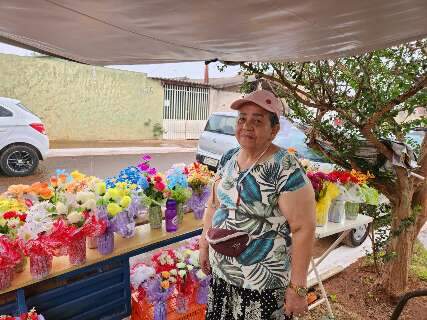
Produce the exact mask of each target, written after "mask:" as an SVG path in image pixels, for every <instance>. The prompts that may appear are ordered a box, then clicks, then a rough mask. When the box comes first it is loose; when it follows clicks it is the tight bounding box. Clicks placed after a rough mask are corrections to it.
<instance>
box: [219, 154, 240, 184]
mask: <svg viewBox="0 0 427 320" xmlns="http://www.w3.org/2000/svg"><path fill="white" fill-rule="evenodd" d="M237 151H239V148H233V149H230V150H228V151H226V152H225V153H224V154H223V155H222V157H221V160H219V164H218V167H217V169H216V174H217V175H219V176H220V177H222V174H223V171H224V167H225V164H226V163H227V162H228V161H229V160H230V159H231V158H232V157H233V155H234V154H235V153H237Z"/></svg>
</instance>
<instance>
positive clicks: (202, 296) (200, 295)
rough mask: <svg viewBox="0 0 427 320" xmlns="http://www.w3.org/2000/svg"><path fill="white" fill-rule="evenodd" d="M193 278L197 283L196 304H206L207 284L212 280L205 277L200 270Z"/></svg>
mask: <svg viewBox="0 0 427 320" xmlns="http://www.w3.org/2000/svg"><path fill="white" fill-rule="evenodd" d="M195 277H196V279H197V281H198V284H199V285H198V287H197V293H196V302H197V303H198V304H207V303H208V293H209V284H210V281H211V279H212V276H211V275H206V274H205V273H204V272H203V271H202V270H201V269H199V270H198V271H196V272H195Z"/></svg>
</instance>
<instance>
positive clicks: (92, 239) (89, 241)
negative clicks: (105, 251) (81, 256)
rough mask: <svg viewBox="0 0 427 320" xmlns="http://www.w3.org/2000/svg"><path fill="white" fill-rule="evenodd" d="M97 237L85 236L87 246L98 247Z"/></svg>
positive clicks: (90, 247)
mask: <svg viewBox="0 0 427 320" xmlns="http://www.w3.org/2000/svg"><path fill="white" fill-rule="evenodd" d="M97 238H98V237H87V247H88V248H89V249H96V248H98V239H97Z"/></svg>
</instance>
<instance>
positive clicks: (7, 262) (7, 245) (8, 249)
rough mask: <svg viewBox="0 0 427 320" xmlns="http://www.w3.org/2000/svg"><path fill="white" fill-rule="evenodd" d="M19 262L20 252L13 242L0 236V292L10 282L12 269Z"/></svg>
mask: <svg viewBox="0 0 427 320" xmlns="http://www.w3.org/2000/svg"><path fill="white" fill-rule="evenodd" d="M20 262H21V252H20V250H18V246H17V245H16V243H15V240H11V239H9V238H8V237H6V236H4V235H0V291H1V290H4V289H6V288H8V287H9V286H10V284H11V282H12V279H13V274H14V269H15V267H16V266H17V265H18V264H19V263H20Z"/></svg>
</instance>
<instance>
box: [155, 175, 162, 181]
mask: <svg viewBox="0 0 427 320" xmlns="http://www.w3.org/2000/svg"><path fill="white" fill-rule="evenodd" d="M154 181H156V182H161V181H162V177H160V176H155V177H154Z"/></svg>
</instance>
